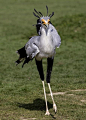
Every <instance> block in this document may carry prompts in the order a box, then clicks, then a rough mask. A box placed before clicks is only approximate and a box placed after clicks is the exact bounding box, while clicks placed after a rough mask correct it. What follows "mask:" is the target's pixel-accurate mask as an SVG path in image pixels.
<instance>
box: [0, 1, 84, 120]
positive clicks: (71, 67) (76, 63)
mask: <svg viewBox="0 0 86 120" xmlns="http://www.w3.org/2000/svg"><path fill="white" fill-rule="evenodd" d="M38 3H39V4H38ZM46 4H47V5H48V6H49V12H50V13H51V12H52V11H54V12H55V15H54V16H53V17H52V19H51V20H52V23H53V24H54V26H55V27H56V29H57V30H58V32H59V34H60V36H61V39H62V44H61V46H60V48H59V49H57V50H56V55H55V60H54V66H53V72H52V77H51V87H52V91H53V92H54V93H57V92H66V93H65V94H63V95H62V94H59V95H54V99H55V101H56V104H57V107H58V111H57V114H56V115H55V114H54V112H53V109H52V100H51V98H50V96H47V98H48V104H49V110H50V112H51V114H52V115H51V116H45V115H44V114H45V102H44V96H43V88H42V84H41V80H40V78H39V75H38V71H37V69H36V65H35V61H34V60H33V61H32V62H30V63H29V64H28V65H25V67H24V68H23V69H22V68H21V65H19V66H17V67H16V66H15V63H14V62H15V61H16V60H17V58H18V56H17V55H16V53H15V51H16V50H17V49H19V48H21V47H22V46H24V45H25V43H26V42H27V41H28V39H29V37H30V36H33V35H35V34H36V30H35V28H34V27H32V25H33V24H34V23H36V18H35V17H34V16H33V15H32V12H33V9H34V8H36V9H37V10H39V11H41V12H43V13H44V14H46V9H45V6H46ZM85 13H86V1H85V0H83V1H81V0H76V1H75V0H70V2H69V1H68V0H58V1H55V2H54V3H53V1H52V0H47V2H46V1H45V0H44V1H43V3H42V2H41V1H39V0H33V1H32V0H29V1H27V0H18V1H16V0H12V1H11V0H8V1H5V2H4V1H1V0H0V119H1V120H23V119H26V120H32V118H34V119H35V118H36V119H37V120H38V119H45V120H46V119H49V120H50V119H58V120H85V119H86V15H85ZM43 63H44V64H43V66H44V71H45V74H46V59H44V60H43ZM72 90H78V91H72ZM46 91H47V93H49V90H48V87H47V84H46Z"/></svg>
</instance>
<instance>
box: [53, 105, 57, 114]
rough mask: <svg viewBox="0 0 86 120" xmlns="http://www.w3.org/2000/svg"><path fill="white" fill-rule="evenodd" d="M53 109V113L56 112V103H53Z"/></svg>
mask: <svg viewBox="0 0 86 120" xmlns="http://www.w3.org/2000/svg"><path fill="white" fill-rule="evenodd" d="M53 110H54V111H55V114H56V112H57V106H56V104H54V105H53Z"/></svg>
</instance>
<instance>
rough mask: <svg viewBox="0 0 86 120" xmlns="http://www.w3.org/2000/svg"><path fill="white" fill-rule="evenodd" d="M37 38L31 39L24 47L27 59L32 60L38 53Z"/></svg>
mask: <svg viewBox="0 0 86 120" xmlns="http://www.w3.org/2000/svg"><path fill="white" fill-rule="evenodd" d="M38 46H39V36H34V37H32V38H31V39H30V40H29V41H28V42H27V43H26V45H25V50H26V54H27V57H29V58H31V59H32V58H34V57H35V56H36V55H37V54H38V53H39V52H40V51H39V48H38Z"/></svg>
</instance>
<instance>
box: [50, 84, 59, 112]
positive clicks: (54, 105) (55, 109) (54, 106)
mask: <svg viewBox="0 0 86 120" xmlns="http://www.w3.org/2000/svg"><path fill="white" fill-rule="evenodd" d="M48 87H49V90H50V95H51V98H52V101H53V110H54V111H55V113H56V112H57V106H56V104H55V101H54V98H53V93H52V90H51V87H50V83H48Z"/></svg>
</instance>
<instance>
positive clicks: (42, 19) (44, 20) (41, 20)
mask: <svg viewBox="0 0 86 120" xmlns="http://www.w3.org/2000/svg"><path fill="white" fill-rule="evenodd" d="M46 9H47V15H46V16H43V14H42V13H41V12H38V11H37V10H36V9H34V11H35V12H33V14H34V16H36V17H37V18H38V20H37V24H40V25H41V26H43V27H44V28H45V29H48V27H49V24H50V23H51V22H50V18H51V17H52V16H53V15H54V12H52V13H51V14H50V15H48V7H47V6H46Z"/></svg>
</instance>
